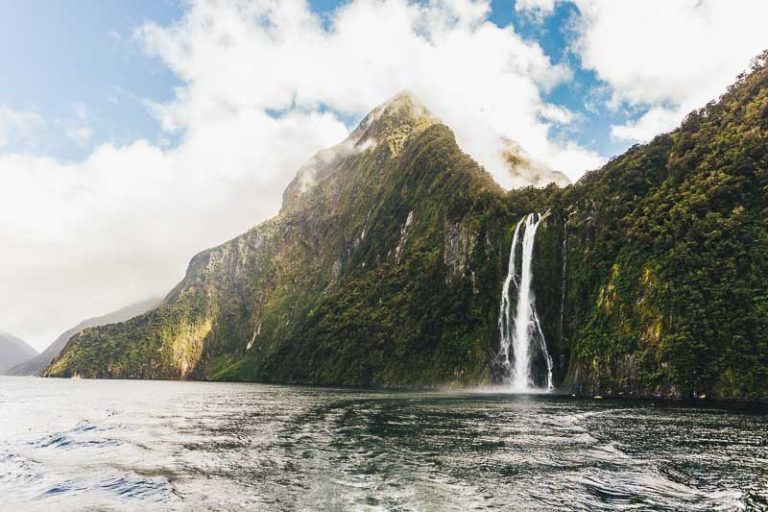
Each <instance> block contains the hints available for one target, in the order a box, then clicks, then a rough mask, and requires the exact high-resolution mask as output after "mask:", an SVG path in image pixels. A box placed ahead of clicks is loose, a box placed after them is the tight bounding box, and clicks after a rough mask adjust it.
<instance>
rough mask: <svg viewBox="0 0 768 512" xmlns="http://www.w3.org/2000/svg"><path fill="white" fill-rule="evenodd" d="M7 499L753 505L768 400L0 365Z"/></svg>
mask: <svg viewBox="0 0 768 512" xmlns="http://www.w3.org/2000/svg"><path fill="white" fill-rule="evenodd" d="M0 509H2V510H45V511H53V510H141V511H148V510H308V511H314V510H398V511H400V510H401V511H406V510H424V511H451V510H456V511H466V510H552V509H573V510H743V509H748V510H752V509H754V510H764V509H768V416H766V414H765V412H764V411H759V410H744V409H741V410H739V409H736V410H734V409H730V410H724V409H715V408H691V407H679V406H677V407H671V406H660V405H659V404H656V405H654V404H653V403H650V402H627V401H604V400H603V401H599V400H575V399H571V398H566V397H556V396H551V395H546V396H516V395H505V394H501V393H495V394H494V393H462V394H458V393H450V392H446V393H389V392H361V391H348V390H328V389H313V388H294V387H277V386H261V385H247V384H205V383H180V382H130V381H85V380H81V381H66V380H43V379H32V378H0Z"/></svg>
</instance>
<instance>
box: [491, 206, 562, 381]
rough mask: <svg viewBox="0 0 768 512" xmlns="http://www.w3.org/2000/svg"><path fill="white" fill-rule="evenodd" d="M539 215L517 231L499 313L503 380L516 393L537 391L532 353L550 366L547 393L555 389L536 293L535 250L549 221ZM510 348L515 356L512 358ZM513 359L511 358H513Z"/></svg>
mask: <svg viewBox="0 0 768 512" xmlns="http://www.w3.org/2000/svg"><path fill="white" fill-rule="evenodd" d="M547 215H548V214H545V215H543V216H541V215H539V214H537V213H531V214H529V215H526V216H525V217H524V218H523V219H522V220H521V221H520V222H518V224H517V226H516V227H515V234H514V236H513V238H512V247H511V248H510V252H509V268H508V270H507V277H506V279H505V280H504V287H503V289H502V292H501V307H500V311H499V335H500V343H499V363H500V366H501V368H502V380H503V382H504V383H505V384H508V385H510V386H511V387H512V388H513V389H514V390H516V391H526V390H531V389H533V388H534V382H533V377H532V374H531V370H532V369H531V366H532V357H531V356H532V355H533V354H532V353H533V351H535V350H538V351H540V353H541V355H542V356H543V357H544V360H545V361H546V364H547V383H546V386H547V389H548V390H551V389H553V387H554V386H553V382H552V358H551V357H550V356H549V352H548V350H547V343H546V340H545V339H544V333H543V332H542V329H541V323H540V321H539V316H538V314H537V313H536V304H535V299H534V295H533V290H532V284H533V270H532V263H533V247H534V241H535V238H536V230H537V229H538V227H539V224H541V221H542V220H544V219H545V218H546V217H547ZM521 231H522V233H523V240H522V258H521V262H520V273H519V278H518V273H517V268H516V259H517V258H516V252H517V246H518V243H519V241H520V232H521ZM512 285H514V286H515V289H516V291H517V304H516V308H515V315H514V320H513V318H512V314H511V307H510V288H511V286H512ZM510 348H511V349H512V351H511V352H512V353H511V354H510ZM510 356H511V357H510Z"/></svg>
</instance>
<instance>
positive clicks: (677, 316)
mask: <svg viewBox="0 0 768 512" xmlns="http://www.w3.org/2000/svg"><path fill="white" fill-rule="evenodd" d="M767 193H768V69H766V67H765V59H763V60H761V61H759V62H758V64H757V65H756V66H755V69H754V70H753V72H752V73H751V74H749V75H747V76H743V77H741V78H740V79H739V81H738V82H737V83H736V84H734V85H733V86H732V87H731V88H730V89H729V91H728V93H727V94H725V95H724V96H723V97H722V98H721V99H720V101H718V102H712V103H710V104H708V105H707V106H706V107H704V108H702V109H701V110H699V111H696V112H693V113H691V114H690V115H689V116H688V117H687V119H686V120H685V121H684V122H683V124H682V126H681V127H680V128H679V129H677V130H675V131H674V132H672V133H670V134H667V135H662V136H659V137H657V138H656V139H654V140H653V141H652V142H650V143H649V144H647V145H644V146H637V147H634V148H632V149H631V150H629V151H628V152H627V153H626V154H624V155H622V156H620V157H618V158H616V159H614V160H612V161H611V162H609V163H608V164H607V165H606V166H605V167H604V168H602V169H600V170H599V171H595V172H592V173H589V174H588V175H586V176H585V177H584V178H583V179H582V180H580V181H579V182H578V183H577V184H576V185H574V186H572V187H569V188H567V189H564V190H562V191H556V193H555V194H554V196H553V197H552V198H550V199H549V200H548V201H546V202H545V203H541V204H540V206H539V208H551V209H552V211H553V213H554V215H553V216H552V219H553V223H552V226H551V227H552V229H554V230H557V231H559V232H560V233H561V235H560V237H562V233H563V232H565V233H566V235H565V236H566V245H567V260H566V264H567V275H568V280H567V285H566V289H567V300H566V302H565V307H566V311H565V315H564V317H565V323H566V329H565V331H566V332H565V335H566V338H567V339H566V342H565V345H566V346H568V347H570V350H572V352H573V355H572V357H571V362H570V372H569V382H568V384H570V385H571V386H573V387H574V388H575V389H576V390H577V391H582V392H587V393H619V392H624V393H634V394H637V395H652V394H660V395H665V396H678V397H689V396H693V395H707V396H713V397H718V398H724V399H759V398H762V399H765V398H768V194H767ZM551 261H552V260H550V262H551ZM552 264H553V263H550V265H552ZM552 321H553V319H552V318H550V319H549V323H552Z"/></svg>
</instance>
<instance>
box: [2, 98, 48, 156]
mask: <svg viewBox="0 0 768 512" xmlns="http://www.w3.org/2000/svg"><path fill="white" fill-rule="evenodd" d="M45 126H46V123H45V119H43V118H42V117H41V116H40V115H39V114H37V113H35V112H30V111H26V110H16V109H12V108H10V107H8V106H5V105H0V150H3V149H7V148H11V149H15V150H22V151H23V150H26V149H28V148H30V147H31V146H34V141H35V135H36V134H37V133H39V132H40V131H41V130H43V129H44V128H45Z"/></svg>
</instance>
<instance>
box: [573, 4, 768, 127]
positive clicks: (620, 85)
mask: <svg viewBox="0 0 768 512" xmlns="http://www.w3.org/2000/svg"><path fill="white" fill-rule="evenodd" d="M575 3H576V4H577V5H578V7H579V10H580V12H581V16H580V17H579V18H578V20H577V23H576V33H577V39H576V42H575V46H574V47H575V50H576V51H577V53H578V54H579V55H580V56H581V59H582V63H583V66H584V67H585V68H590V69H593V70H595V72H596V73H597V76H598V77H599V78H600V79H601V80H604V81H605V82H606V83H607V84H608V85H609V86H610V88H611V92H612V101H611V105H612V106H614V107H617V106H619V105H621V104H622V103H625V104H629V105H643V106H646V107H648V108H649V110H648V112H647V113H646V114H645V115H643V116H642V117H641V118H640V119H639V120H635V121H632V122H630V123H627V124H626V125H623V126H616V127H614V128H613V130H612V133H613V134H614V135H615V136H616V137H618V138H620V139H623V140H631V141H641V142H642V141H647V140H649V139H650V138H652V137H653V136H654V135H657V134H658V133H660V132H663V131H667V130H669V129H672V128H674V127H675V126H676V125H677V124H678V123H679V122H680V121H681V120H682V119H683V117H684V116H685V115H686V114H687V113H688V112H690V111H691V110H693V109H695V108H699V107H702V106H704V105H705V104H706V103H707V102H708V101H710V100H712V99H715V98H717V97H718V96H719V95H720V94H722V93H723V92H725V89H726V87H727V86H728V84H730V83H732V82H733V81H734V80H735V78H736V76H737V75H738V74H739V73H740V72H741V71H743V70H745V69H746V68H747V67H748V65H749V63H750V60H751V59H752V58H753V57H755V56H756V55H757V54H758V53H760V52H761V51H762V50H764V49H766V48H768V30H766V28H765V25H766V20H768V2H766V1H765V0H739V1H730V0H645V1H642V2H617V1H615V0H576V2H575Z"/></svg>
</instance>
